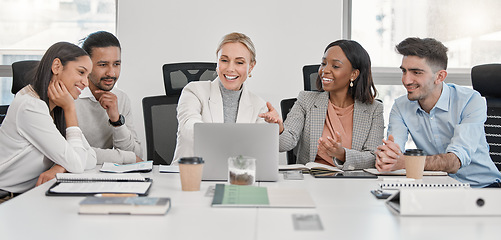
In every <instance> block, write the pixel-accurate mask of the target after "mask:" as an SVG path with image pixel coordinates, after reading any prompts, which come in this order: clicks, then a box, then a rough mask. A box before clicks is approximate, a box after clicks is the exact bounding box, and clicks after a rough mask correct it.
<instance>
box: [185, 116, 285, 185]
mask: <svg viewBox="0 0 501 240" xmlns="http://www.w3.org/2000/svg"><path fill="white" fill-rule="evenodd" d="M194 135H195V136H194V144H195V145H194V151H195V155H196V156H199V157H202V158H203V160H204V161H205V164H204V170H203V175H202V180H224V181H226V180H228V158H229V157H234V156H239V155H243V156H249V157H253V158H256V181H277V180H278V156H279V153H278V135H279V134H278V125H277V124H268V123H196V124H195V127H194Z"/></svg>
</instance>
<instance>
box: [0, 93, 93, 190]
mask: <svg viewBox="0 0 501 240" xmlns="http://www.w3.org/2000/svg"><path fill="white" fill-rule="evenodd" d="M54 163H56V164H59V165H61V166H62V167H64V168H65V169H66V170H68V171H69V172H74V173H81V172H83V171H84V170H85V169H92V168H94V167H95V165H96V153H95V152H94V150H93V149H92V148H91V147H90V146H89V143H88V142H87V140H86V139H85V137H84V135H83V134H82V131H81V130H80V128H79V127H69V128H67V129H66V139H65V138H64V137H63V136H62V135H61V133H60V132H59V131H58V130H57V128H56V125H54V121H53V119H52V117H51V116H50V113H49V108H48V106H47V104H46V103H45V102H44V101H42V100H40V98H39V97H38V95H37V94H36V92H35V91H34V90H33V88H32V87H31V86H30V85H28V86H26V87H24V88H23V89H21V90H20V91H19V92H18V93H17V94H16V97H15V98H14V100H13V101H12V104H11V105H10V106H9V109H8V112H7V116H6V117H5V119H4V121H3V123H2V126H1V127H0V189H3V190H6V191H10V192H16V193H20V192H25V191H27V190H29V189H31V188H33V187H35V184H36V182H37V180H38V177H39V175H40V174H41V173H43V172H44V171H46V170H48V169H49V168H51V167H52V166H53V165H54Z"/></svg>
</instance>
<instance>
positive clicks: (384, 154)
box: [376, 135, 405, 172]
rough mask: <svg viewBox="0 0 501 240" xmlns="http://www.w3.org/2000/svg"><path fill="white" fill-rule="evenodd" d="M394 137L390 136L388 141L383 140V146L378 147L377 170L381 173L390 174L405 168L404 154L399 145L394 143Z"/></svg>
mask: <svg viewBox="0 0 501 240" xmlns="http://www.w3.org/2000/svg"><path fill="white" fill-rule="evenodd" d="M394 141H395V140H394V138H393V135H390V136H388V140H384V139H383V143H384V144H383V145H380V146H378V147H377V151H376V169H377V170H378V171H380V172H390V171H394V170H398V169H404V168H405V161H404V159H403V157H402V156H403V153H402V152H401V151H400V147H399V146H398V144H396V143H395V142H394Z"/></svg>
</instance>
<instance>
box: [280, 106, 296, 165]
mask: <svg viewBox="0 0 501 240" xmlns="http://www.w3.org/2000/svg"><path fill="white" fill-rule="evenodd" d="M296 100H297V99H296V98H288V99H283V100H282V101H280V110H281V111H282V120H283V121H284V122H285V119H286V118H287V114H289V112H290V110H291V108H292V106H294V103H295V102H296ZM286 156H287V164H295V163H296V160H297V157H296V156H297V146H296V147H295V148H293V149H292V150H289V151H287V155H286Z"/></svg>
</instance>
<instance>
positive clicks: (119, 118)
mask: <svg viewBox="0 0 501 240" xmlns="http://www.w3.org/2000/svg"><path fill="white" fill-rule="evenodd" d="M108 122H110V124H111V126H113V127H119V126H122V125H124V124H125V117H124V115H122V114H120V117H118V121H116V122H112V121H111V120H110V119H108Z"/></svg>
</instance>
